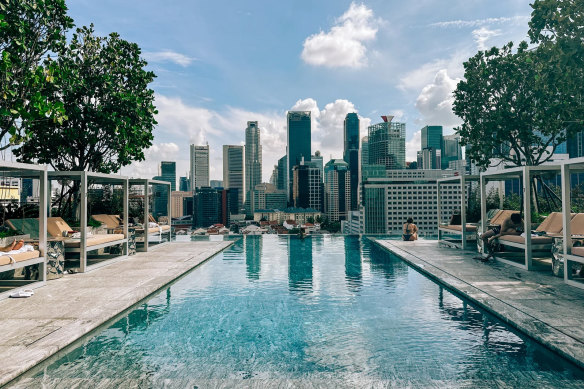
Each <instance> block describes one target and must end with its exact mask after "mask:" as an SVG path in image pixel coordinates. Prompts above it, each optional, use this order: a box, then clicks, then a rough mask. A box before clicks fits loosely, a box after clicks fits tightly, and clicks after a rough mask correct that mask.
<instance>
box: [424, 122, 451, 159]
mask: <svg viewBox="0 0 584 389" xmlns="http://www.w3.org/2000/svg"><path fill="white" fill-rule="evenodd" d="M421 133H422V139H421V140H422V142H421V143H422V165H421V166H418V169H443V168H444V160H443V155H444V150H443V149H444V144H443V140H442V126H425V127H423V128H422V130H421ZM445 165H446V168H447V167H448V162H446V164H445Z"/></svg>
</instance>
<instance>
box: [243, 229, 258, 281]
mask: <svg viewBox="0 0 584 389" xmlns="http://www.w3.org/2000/svg"><path fill="white" fill-rule="evenodd" d="M243 238H244V239H245V265H246V266H245V270H246V277H247V279H248V280H259V279H260V271H261V265H262V237H261V236H244V237H243Z"/></svg>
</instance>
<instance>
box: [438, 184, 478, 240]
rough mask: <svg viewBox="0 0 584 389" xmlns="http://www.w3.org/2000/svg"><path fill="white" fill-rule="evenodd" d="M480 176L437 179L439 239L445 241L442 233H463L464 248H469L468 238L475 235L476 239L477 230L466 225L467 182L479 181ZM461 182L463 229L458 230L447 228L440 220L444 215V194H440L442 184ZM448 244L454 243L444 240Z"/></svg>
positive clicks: (461, 220) (461, 218)
mask: <svg viewBox="0 0 584 389" xmlns="http://www.w3.org/2000/svg"><path fill="white" fill-rule="evenodd" d="M479 179H480V177H479V176H478V175H464V174H460V175H458V176H452V177H446V178H441V179H439V180H437V181H436V193H437V198H436V200H437V207H438V241H443V239H442V235H444V234H452V235H461V238H462V243H461V246H462V249H463V250H467V249H468V242H467V239H469V238H470V239H472V238H473V237H474V238H475V239H476V235H477V231H476V230H475V231H467V227H466V224H467V223H466V208H467V205H468V204H467V191H466V184H467V183H472V182H476V183H478V182H479ZM456 183H458V184H460V226H461V230H460V231H456V230H452V229H449V228H446V227H445V226H443V225H442V223H441V222H440V217H441V215H442V198H441V197H442V196H441V194H440V186H441V185H444V184H456ZM444 243H447V244H453V243H452V242H449V241H444Z"/></svg>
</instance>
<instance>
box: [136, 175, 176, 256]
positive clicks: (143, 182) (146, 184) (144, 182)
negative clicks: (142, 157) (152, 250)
mask: <svg viewBox="0 0 584 389" xmlns="http://www.w3.org/2000/svg"><path fill="white" fill-rule="evenodd" d="M129 184H130V186H142V187H143V190H144V221H143V222H144V247H143V248H142V250H141V251H148V246H149V242H148V236H158V235H160V237H161V238H162V236H161V235H163V234H168V241H170V239H171V237H172V218H171V216H170V213H171V210H170V202H171V188H172V186H171V184H170V182H168V181H161V180H152V179H148V178H130V179H129ZM153 186H163V187H165V188H166V190H167V193H168V199H167V205H166V211H167V215H168V224H169V226H171V228H170V230H168V231H167V232H158V233H154V234H148V223H149V221H150V220H149V215H150V187H153Z"/></svg>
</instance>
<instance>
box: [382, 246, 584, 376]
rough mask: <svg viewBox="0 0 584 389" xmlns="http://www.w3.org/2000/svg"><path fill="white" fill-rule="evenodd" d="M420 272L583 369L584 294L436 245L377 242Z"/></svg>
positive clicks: (540, 275) (547, 277) (545, 274)
mask: <svg viewBox="0 0 584 389" xmlns="http://www.w3.org/2000/svg"><path fill="white" fill-rule="evenodd" d="M376 242H377V243H378V244H380V245H381V246H382V247H385V248H386V249H388V250H389V251H391V252H392V253H394V254H395V255H397V256H398V257H400V258H402V259H403V260H405V261H406V262H408V263H409V264H410V265H411V266H413V267H414V268H415V269H417V270H418V271H421V272H423V273H424V274H426V275H428V276H430V277H431V278H433V279H436V280H438V281H439V282H440V283H442V284H444V285H446V286H448V287H450V288H451V289H453V290H455V291H456V292H458V293H460V294H461V295H463V296H464V297H466V298H468V299H469V300H471V301H473V302H475V303H477V304H478V305H480V306H481V307H483V308H485V309H487V310H488V311H490V312H491V313H493V314H494V315H495V316H497V317H498V318H500V319H501V320H502V321H504V322H505V323H507V324H510V325H511V326H513V327H515V328H518V329H519V330H521V331H522V332H524V333H526V334H527V335H529V336H531V337H532V338H534V339H536V340H537V341H539V342H540V343H542V344H544V345H545V346H547V347H549V348H550V349H552V350H555V351H556V352H558V353H560V354H561V355H563V356H564V357H566V358H568V359H570V360H572V361H573V362H575V363H577V364H578V365H580V366H582V367H584V326H582V318H583V317H584V290H581V289H578V288H574V287H571V286H569V285H567V284H565V283H564V282H563V280H562V279H561V278H557V277H553V276H552V275H551V269H548V270H546V271H526V270H523V269H518V268H516V267H513V266H510V265H507V264H503V263H501V262H496V261H491V262H489V263H483V262H481V261H477V260H475V259H473V257H475V256H476V255H477V254H476V253H474V252H470V251H462V250H456V249H451V248H446V247H440V245H439V244H438V242H437V241H417V242H400V241H385V240H376Z"/></svg>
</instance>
